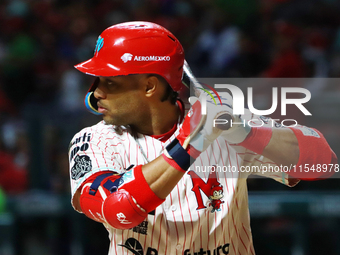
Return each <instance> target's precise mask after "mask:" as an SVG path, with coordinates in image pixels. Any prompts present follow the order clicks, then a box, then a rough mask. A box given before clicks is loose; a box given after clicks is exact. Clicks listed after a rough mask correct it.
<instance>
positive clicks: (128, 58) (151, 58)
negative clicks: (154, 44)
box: [120, 53, 171, 63]
mask: <svg viewBox="0 0 340 255" xmlns="http://www.w3.org/2000/svg"><path fill="white" fill-rule="evenodd" d="M120 59H121V60H122V61H123V62H124V63H127V62H129V61H170V59H171V58H170V56H133V55H132V54H131V53H124V54H123V55H122V56H121V57H120Z"/></svg>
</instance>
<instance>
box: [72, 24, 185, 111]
mask: <svg viewBox="0 0 340 255" xmlns="http://www.w3.org/2000/svg"><path fill="white" fill-rule="evenodd" d="M183 63H184V50H183V47H182V45H181V44H180V42H179V41H178V40H177V38H176V37H175V36H174V35H173V34H172V33H170V32H169V31H168V30H167V29H165V28H164V27H162V26H160V25H157V24H155V23H151V22H142V21H134V22H125V23H121V24H117V25H114V26H111V27H109V28H107V29H105V30H104V31H103V32H102V33H101V35H100V36H99V37H98V40H97V44H96V47H95V50H94V56H93V57H92V58H91V59H89V60H87V61H85V62H82V63H80V64H78V65H76V66H75V68H77V69H78V70H79V71H81V72H83V73H86V74H89V75H93V76H104V77H110V76H118V75H128V74H142V73H153V74H158V75H161V76H162V77H163V78H164V79H165V80H166V81H167V82H168V83H169V84H170V86H171V87H172V89H173V90H174V91H179V90H180V89H181V88H182V85H183V84H182V75H183ZM95 87H96V85H95V84H94V85H93V86H92V87H91V89H90V91H94V89H95ZM92 100H93V96H90V95H87V97H86V98H85V104H86V106H87V107H88V108H89V107H90V108H89V109H90V110H91V111H92V112H93V111H95V112H96V110H95V109H92V108H96V107H95V106H93V104H92V103H91V101H92ZM88 104H89V105H88Z"/></svg>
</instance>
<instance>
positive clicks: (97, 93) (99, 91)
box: [93, 81, 106, 100]
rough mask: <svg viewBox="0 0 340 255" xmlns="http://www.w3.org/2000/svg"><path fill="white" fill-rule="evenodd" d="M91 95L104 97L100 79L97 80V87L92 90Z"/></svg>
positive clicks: (99, 97) (98, 97)
mask: <svg viewBox="0 0 340 255" xmlns="http://www.w3.org/2000/svg"><path fill="white" fill-rule="evenodd" d="M93 95H94V97H95V98H97V99H98V100H99V99H104V98H105V97H106V94H105V92H104V86H103V83H102V81H99V83H98V86H97V88H96V89H95V90H94V92H93Z"/></svg>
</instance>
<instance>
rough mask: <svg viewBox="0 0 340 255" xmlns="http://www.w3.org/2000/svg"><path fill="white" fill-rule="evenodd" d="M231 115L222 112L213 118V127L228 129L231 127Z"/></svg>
mask: <svg viewBox="0 0 340 255" xmlns="http://www.w3.org/2000/svg"><path fill="white" fill-rule="evenodd" d="M232 119H233V116H232V115H230V113H222V114H221V115H219V116H218V117H217V118H216V119H215V123H214V124H215V125H214V126H215V127H216V128H218V129H221V130H228V129H229V128H230V127H231V121H232Z"/></svg>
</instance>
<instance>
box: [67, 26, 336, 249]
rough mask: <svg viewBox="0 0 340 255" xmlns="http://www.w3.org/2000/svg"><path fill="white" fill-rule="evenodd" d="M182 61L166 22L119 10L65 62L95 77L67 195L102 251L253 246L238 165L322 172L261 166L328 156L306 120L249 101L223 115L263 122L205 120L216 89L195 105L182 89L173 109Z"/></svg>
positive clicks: (215, 110)
mask: <svg viewBox="0 0 340 255" xmlns="http://www.w3.org/2000/svg"><path fill="white" fill-rule="evenodd" d="M183 63H184V52H183V48H182V46H181V44H180V42H179V41H178V40H177V38H176V37H175V36H174V35H173V34H171V33H170V32H169V31H168V30H166V29H165V28H163V27H161V26H159V25H157V24H154V23H150V22H127V23H121V24H117V25H114V26H112V27H109V28H107V29H106V30H104V31H103V32H102V34H101V35H100V36H99V38H98V41H97V44H96V46H95V51H94V56H93V57H92V58H91V59H89V60H87V61H85V62H83V63H80V64H78V65H76V66H75V67H76V68H77V69H78V70H79V71H81V72H83V73H86V74H88V75H92V76H94V77H95V81H94V83H93V85H92V86H91V88H90V89H89V92H88V93H87V95H86V97H85V105H86V106H87V108H88V109H89V110H90V111H91V112H93V113H95V114H100V115H102V117H103V120H102V121H101V122H99V123H98V124H96V125H94V126H91V127H86V128H84V129H83V130H81V131H80V132H79V133H77V134H76V135H75V136H74V137H73V139H72V141H71V143H70V149H69V161H70V179H71V189H72V205H73V207H74V209H75V210H77V211H78V212H80V213H84V214H85V215H86V216H87V217H89V218H90V219H92V220H94V221H97V222H100V223H102V224H103V225H104V227H105V228H106V229H107V231H108V233H109V239H110V248H109V253H108V254H109V255H114V254H138V255H142V254H143V255H145V254H149V255H151V254H158V255H161V254H171V255H173V254H178V255H179V254H184V255H199V254H200V255H204V254H206V255H213V254H214V255H217V254H242V255H244V254H255V251H254V248H253V243H252V235H251V230H250V222H249V211H248V197H247V186H246V180H247V177H248V175H249V174H250V173H258V174H263V175H266V176H269V177H271V178H273V179H275V180H277V181H279V182H282V183H284V184H286V185H289V186H293V185H295V184H296V183H297V182H298V181H299V179H304V178H305V179H317V178H324V177H325V175H324V174H325V173H324V172H321V173H320V172H319V173H310V174H309V175H307V176H301V175H300V176H298V173H291V172H285V171H281V172H277V171H263V169H271V168H270V167H272V168H273V167H274V166H278V165H283V166H288V165H290V164H292V165H296V166H301V165H303V164H307V163H308V164H336V162H337V159H336V156H335V154H334V153H333V151H332V150H331V149H330V148H329V146H328V144H327V142H326V141H325V139H324V137H323V136H322V134H321V133H320V132H319V131H317V130H315V129H312V128H308V127H303V126H299V127H294V128H279V127H277V128H276V127H275V128H272V127H271V126H270V125H269V119H267V118H263V117H257V116H253V115H252V114H251V113H250V112H249V111H248V112H247V113H246V114H245V115H244V116H232V117H233V119H234V120H235V123H236V121H237V122H241V121H242V119H244V120H251V121H256V120H261V121H263V122H264V123H267V124H266V125H265V126H263V127H257V128H256V127H251V126H249V125H241V124H238V125H234V126H232V127H231V128H229V129H228V130H225V131H222V130H221V129H219V128H216V127H214V126H213V120H214V119H216V118H218V117H219V116H221V114H225V113H228V114H230V115H231V114H232V109H231V105H229V104H228V103H225V102H229V101H228V100H229V99H228V95H227V94H223V93H222V94H221V98H222V102H223V104H222V105H218V106H217V105H214V104H213V103H212V102H211V101H212V100H207V105H208V106H207V108H206V109H207V111H208V112H207V115H204V114H202V111H201V110H202V109H203V108H202V107H203V106H204V104H203V103H202V98H192V99H191V100H190V103H191V108H190V110H189V111H188V113H187V114H185V109H184V104H183V103H182V102H181V101H180V100H179V99H178V98H177V93H176V92H178V91H180V90H181V88H182V87H183V84H182V76H183ZM241 118H242V119H241ZM265 167H266V168H265ZM247 169H252V170H251V171H246V170H247ZM93 234H94V233H93Z"/></svg>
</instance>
